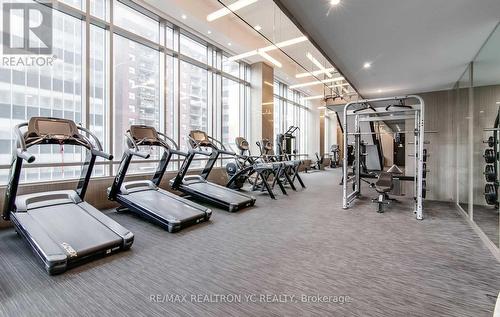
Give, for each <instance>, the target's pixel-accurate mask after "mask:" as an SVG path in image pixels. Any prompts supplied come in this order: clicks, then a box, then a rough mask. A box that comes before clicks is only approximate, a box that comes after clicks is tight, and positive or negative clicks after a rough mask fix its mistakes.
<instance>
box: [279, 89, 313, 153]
mask: <svg viewBox="0 0 500 317" xmlns="http://www.w3.org/2000/svg"><path fill="white" fill-rule="evenodd" d="M308 107H309V103H308V101H305V100H304V95H303V94H302V93H300V92H298V91H295V90H292V89H290V88H288V87H287V86H286V85H284V84H282V83H280V82H276V81H275V82H274V118H273V120H274V133H275V134H278V133H284V132H285V131H286V130H287V129H288V128H289V127H290V126H298V127H299V128H300V130H297V132H295V136H296V139H295V142H296V144H295V148H296V149H297V152H298V153H299V154H308V153H307V151H308V143H307V139H308V138H307V136H308V130H309V127H308V126H309V109H308Z"/></svg>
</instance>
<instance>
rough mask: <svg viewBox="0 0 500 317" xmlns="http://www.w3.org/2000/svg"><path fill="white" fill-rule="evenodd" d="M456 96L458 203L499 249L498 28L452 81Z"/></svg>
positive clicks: (499, 128)
mask: <svg viewBox="0 0 500 317" xmlns="http://www.w3.org/2000/svg"><path fill="white" fill-rule="evenodd" d="M468 87H469V88H468ZM455 93H456V97H457V102H456V104H457V110H458V113H457V118H458V121H457V193H458V203H459V205H460V206H461V207H462V209H464V210H465V211H466V212H467V215H468V217H469V218H470V219H471V220H473V221H474V222H475V223H476V224H477V226H478V227H479V228H480V229H481V230H482V232H483V233H484V236H485V237H486V238H488V239H489V240H490V241H491V242H492V244H494V245H495V246H496V247H498V246H499V221H500V219H499V208H498V207H499V204H498V187H499V181H500V178H499V172H500V164H499V152H500V146H499V140H500V117H499V110H500V27H498V26H497V28H496V30H495V31H494V32H493V33H492V34H491V36H490V37H489V39H488V41H487V42H486V43H485V44H484V46H483V47H482V49H481V51H480V52H479V54H478V55H477V56H476V57H475V59H474V61H472V63H471V64H470V66H469V67H468V69H467V71H466V74H465V75H464V76H463V77H462V79H461V80H460V81H459V82H458V83H457V86H456V89H455ZM462 117H463V118H464V119H462V121H460V118H462ZM461 123H463V124H466V123H468V127H467V128H464V127H460V124H461Z"/></svg>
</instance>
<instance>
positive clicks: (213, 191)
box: [188, 182, 252, 205]
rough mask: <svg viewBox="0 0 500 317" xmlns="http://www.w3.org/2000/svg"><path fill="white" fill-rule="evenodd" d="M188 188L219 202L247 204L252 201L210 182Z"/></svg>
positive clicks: (199, 183) (197, 183) (247, 197)
mask: <svg viewBox="0 0 500 317" xmlns="http://www.w3.org/2000/svg"><path fill="white" fill-rule="evenodd" d="M188 188H189V189H190V190H192V191H196V192H198V193H200V194H203V195H204V196H209V197H215V198H217V199H218V200H222V201H226V202H228V203H232V204H238V205H239V204H245V203H246V202H248V201H250V200H252V198H251V197H249V196H247V195H244V194H241V193H238V192H237V191H234V190H231V189H227V188H225V187H221V186H219V185H215V184H212V183H209V182H196V183H190V184H189V185H188Z"/></svg>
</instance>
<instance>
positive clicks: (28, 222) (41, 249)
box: [10, 213, 68, 274]
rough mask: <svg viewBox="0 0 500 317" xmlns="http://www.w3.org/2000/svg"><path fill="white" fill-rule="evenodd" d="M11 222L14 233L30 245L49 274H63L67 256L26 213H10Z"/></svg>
mask: <svg viewBox="0 0 500 317" xmlns="http://www.w3.org/2000/svg"><path fill="white" fill-rule="evenodd" d="M10 219H11V221H12V223H13V224H14V226H15V228H16V231H17V232H18V233H19V234H20V235H21V236H22V237H23V238H24V239H25V240H26V241H27V242H28V243H29V244H30V246H31V247H32V249H33V251H34V253H35V254H36V255H37V256H38V257H39V259H40V260H41V261H42V263H43V264H44V266H45V269H46V270H47V272H49V274H55V273H59V272H63V271H65V270H66V267H67V260H68V255H67V254H66V253H65V252H64V250H63V249H62V248H61V247H60V246H59V245H58V244H57V243H55V242H54V241H53V240H52V239H51V238H50V236H49V235H48V234H47V232H45V230H43V229H42V227H40V226H39V225H38V223H37V222H36V221H34V220H33V219H32V218H31V216H30V215H29V214H27V213H12V214H11V218H10Z"/></svg>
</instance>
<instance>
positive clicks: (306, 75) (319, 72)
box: [295, 67, 335, 78]
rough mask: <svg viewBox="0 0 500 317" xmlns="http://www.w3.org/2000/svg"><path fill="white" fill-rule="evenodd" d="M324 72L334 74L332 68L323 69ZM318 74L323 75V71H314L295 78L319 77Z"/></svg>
mask: <svg viewBox="0 0 500 317" xmlns="http://www.w3.org/2000/svg"><path fill="white" fill-rule="evenodd" d="M325 70H326V71H327V72H335V68H333V67H330V68H325ZM320 74H323V70H315V71H312V72H307V73H300V74H296V75H295V78H304V77H312V76H317V75H320Z"/></svg>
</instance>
